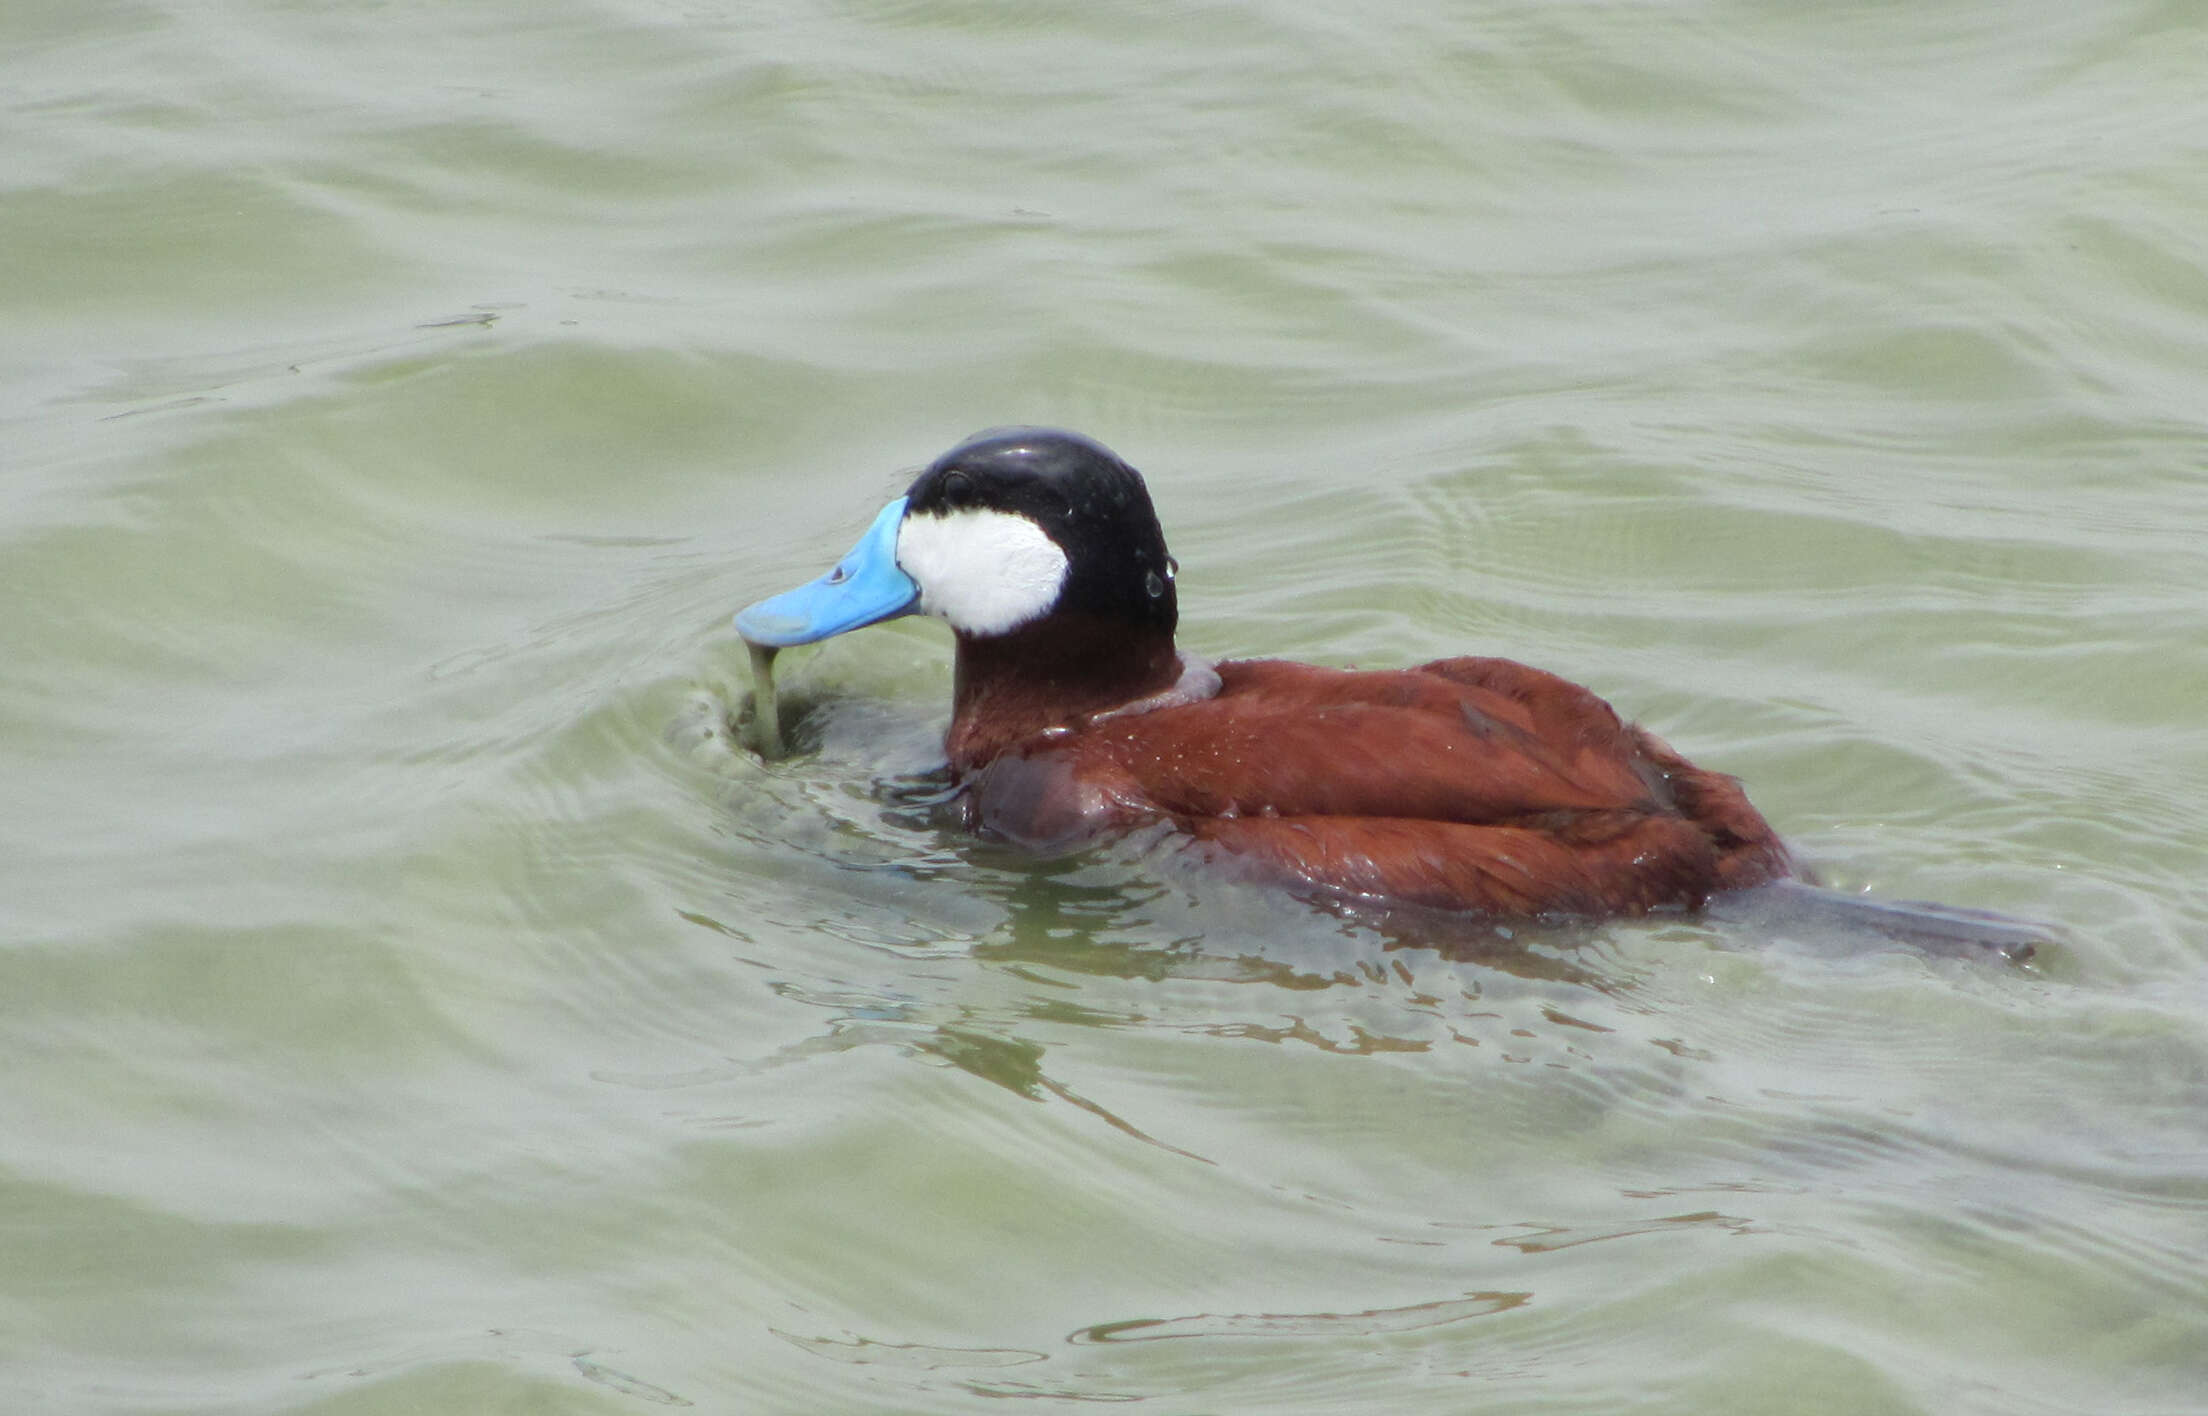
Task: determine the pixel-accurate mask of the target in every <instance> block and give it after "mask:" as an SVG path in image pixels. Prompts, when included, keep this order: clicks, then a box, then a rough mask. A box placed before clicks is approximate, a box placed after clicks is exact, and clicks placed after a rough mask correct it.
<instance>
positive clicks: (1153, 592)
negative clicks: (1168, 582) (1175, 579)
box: [1142, 570, 1165, 600]
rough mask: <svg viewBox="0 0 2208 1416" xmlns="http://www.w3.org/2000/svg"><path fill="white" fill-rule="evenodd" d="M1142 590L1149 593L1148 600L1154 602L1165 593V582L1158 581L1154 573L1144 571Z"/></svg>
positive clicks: (1152, 571) (1156, 574)
mask: <svg viewBox="0 0 2208 1416" xmlns="http://www.w3.org/2000/svg"><path fill="white" fill-rule="evenodd" d="M1142 588H1143V589H1145V590H1147V591H1149V592H1150V598H1151V599H1153V600H1155V599H1157V598H1158V596H1160V595H1163V594H1164V593H1165V582H1164V581H1162V580H1160V579H1158V573H1157V572H1156V571H1154V570H1151V571H1145V572H1143V577H1142Z"/></svg>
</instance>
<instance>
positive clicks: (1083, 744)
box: [736, 428, 2037, 957]
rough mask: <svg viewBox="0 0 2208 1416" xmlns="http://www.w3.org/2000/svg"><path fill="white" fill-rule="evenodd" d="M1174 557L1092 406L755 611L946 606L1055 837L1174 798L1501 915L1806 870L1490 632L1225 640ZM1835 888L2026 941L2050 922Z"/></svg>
mask: <svg viewBox="0 0 2208 1416" xmlns="http://www.w3.org/2000/svg"><path fill="white" fill-rule="evenodd" d="M1175 570H1176V566H1175V563H1174V561H1173V558H1172V556H1170V555H1169V554H1168V553H1167V551H1166V545H1165V535H1164V532H1163V531H1162V530H1161V529H1160V528H1159V525H1158V518H1157V515H1156V513H1155V511H1153V509H1152V507H1151V503H1150V495H1149V491H1148V489H1147V488H1146V487H1145V486H1144V483H1143V479H1142V477H1141V475H1140V474H1138V473H1137V472H1136V471H1135V470H1134V469H1133V468H1132V467H1130V466H1128V465H1127V464H1126V463H1125V462H1123V461H1121V460H1120V459H1119V458H1118V457H1117V456H1115V455H1114V454H1113V453H1112V452H1110V451H1109V450H1108V449H1106V448H1104V447H1103V446H1102V445H1100V444H1098V443H1096V442H1093V441H1091V440H1090V439H1088V438H1085V437H1081V436H1078V435H1076V434H1073V433H1067V432H1061V431H1057V430H1053V429H1047V428H1013V429H1001V430H995V431H991V432H986V433H982V434H980V435H978V436H976V437H974V438H971V439H969V440H968V441H966V442H963V443H960V444H959V445H958V446H957V447H954V448H952V449H951V450H950V451H949V452H947V453H945V454H943V456H941V457H939V458H937V459H936V460H935V462H934V463H933V464H931V465H930V466H929V467H928V468H927V470H926V471H924V472H922V473H921V474H920V476H919V477H918V478H917V479H916V480H915V481H914V482H913V483H912V485H911V487H910V489H909V490H907V492H906V493H905V495H904V496H902V497H899V498H897V499H896V500H894V501H892V502H891V503H890V504H889V505H888V506H886V507H884V508H883V509H882V511H881V513H880V514H879V515H878V516H876V517H875V518H874V522H873V524H872V525H871V526H870V527H869V528H868V529H867V531H866V534H865V535H864V536H862V537H861V538H860V539H859V543H858V545H857V546H856V547H854V548H853V549H852V551H851V553H850V554H849V555H847V556H845V557H844V558H843V560H841V561H840V562H838V563H837V564H836V566H835V568H834V569H832V570H831V571H829V572H828V574H826V575H824V576H822V577H821V578H820V579H818V580H816V581H813V582H812V583H811V584H808V585H804V586H800V587H799V588H797V589H795V590H791V591H788V592H786V593H784V594H780V595H776V596H773V597H771V598H769V599H766V600H762V601H760V602H758V603H757V604H754V605H752V606H750V607H749V608H747V609H745V610H744V611H743V612H742V613H740V614H738V615H737V616H736V628H737V630H738V631H739V632H740V633H741V634H742V635H743V637H744V638H745V639H746V640H748V641H750V642H751V643H752V644H754V645H756V646H768V647H769V648H783V647H788V646H791V645H797V644H809V643H812V642H814V641H816V640H821V639H826V638H828V637H830V636H832V635H837V634H842V633H844V632H845V631H847V630H852V629H857V628H859V627H860V626H862V625H869V624H875V623H878V622H880V621H882V620H887V619H894V618H897V617H898V616H901V615H908V614H925V615H932V616H934V617H935V618H937V619H940V620H942V621H944V622H945V623H946V624H948V625H949V626H950V628H951V631H952V633H953V635H954V636H955V638H956V642H957V656H956V663H955V671H954V687H953V690H952V702H951V724H950V730H949V733H948V735H947V737H946V739H945V748H946V751H947V754H948V756H949V759H950V771H951V775H952V778H953V781H954V782H955V783H956V784H957V786H958V788H959V789H960V796H959V801H960V803H961V810H962V811H963V815H964V820H965V822H966V824H967V825H968V826H969V827H971V828H972V829H974V830H976V831H979V832H982V833H986V834H988V835H990V836H994V837H999V838H1002V839H1005V840H1008V841H1011V842H1015V843H1018V844H1020V845H1024V846H1027V847H1030V848H1033V849H1036V850H1039V851H1052V852H1055V851H1064V850H1069V849H1073V848H1076V847H1079V846H1080V845H1082V844H1084V843H1086V842H1090V841H1093V840H1096V839H1097V838H1099V837H1101V836H1104V835H1106V834H1109V833H1116V832H1123V831H1126V830H1129V829H1132V828H1135V827H1138V826H1142V825H1146V824H1151V823H1163V824H1165V825H1167V826H1169V827H1170V828H1172V829H1174V830H1177V831H1178V832H1179V833H1180V834H1181V835H1183V836H1184V837H1185V838H1186V840H1187V841H1188V843H1189V844H1190V846H1191V848H1192V849H1194V850H1196V851H1198V852H1200V853H1202V854H1204V855H1206V856H1208V857H1211V858H1214V859H1217V860H1220V861H1222V862H1226V863H1232V864H1234V865H1237V866H1239V867H1240V868H1241V870H1242V872H1243V873H1246V874H1256V875H1260V876H1264V877H1268V878H1272V879H1276V880H1278V881H1280V882H1282V883H1284V884H1287V885H1290V886H1291V887H1294V888H1298V889H1301V890H1303V891H1305V892H1307V893H1313V894H1318V895H1322V896H1325V897H1328V898H1331V899H1334V900H1346V901H1351V902H1360V901H1362V902H1371V903H1374V904H1377V905H1381V906H1412V907H1420V908H1424V909H1431V910H1444V911H1454V912H1462V913H1465V914H1470V915H1476V916H1481V917H1485V918H1488V919H1505V918H1518V917H1528V916H1542V915H1549V916H1559V915H1560V916H1583V917H1599V916H1610V915H1640V914H1646V913H1649V912H1650V911H1660V910H1693V909H1697V908H1700V907H1701V906H1703V905H1704V904H1705V903H1707V902H1709V901H1710V900H1711V899H1712V898H1713V897H1714V896H1719V895H1722V894H1726V893H1728V892H1738V891H1747V890H1751V889H1753V888H1754V887H1759V886H1767V885H1771V884H1773V883H1774V882H1785V881H1789V880H1791V879H1793V878H1796V877H1797V876H1798V871H1797V869H1796V866H1795V863H1794V860H1793V858H1792V857H1791V856H1790V855H1789V854H1788V852H1787V849H1786V847H1785V846H1784V845H1783V844H1782V843H1781V842H1780V840H1779V837H1778V835H1777V833H1776V832H1774V831H1773V830H1772V829H1771V826H1770V824H1769V823H1768V822H1766V821H1765V820H1764V818H1763V816H1762V814H1761V813H1759V812H1758V811H1757V810H1756V808H1755V807H1754V806H1752V805H1750V804H1749V801H1748V798H1747V796H1746V794H1745V793H1744V792H1743V791H1742V790H1741V788H1740V784H1739V783H1738V782H1736V781H1735V780H1734V779H1733V778H1731V777H1728V776H1725V775H1723V774H1722V773H1718V772H1711V771H1708V770H1706V769H1704V768H1701V767H1697V766H1695V765H1694V764H1693V763H1691V762H1689V761H1688V760H1687V759H1686V758H1684V757H1682V756H1680V755H1679V754H1678V753H1677V752H1675V751H1673V750H1672V749H1671V748H1670V747H1669V746H1667V745H1666V744H1665V743H1664V742H1663V741H1662V740H1660V739H1659V738H1657V737H1656V736H1655V735H1654V734H1652V733H1650V732H1648V731H1647V730H1646V729H1644V728H1641V727H1638V726H1635V725H1633V724H1631V723H1627V722H1624V721H1622V720H1620V718H1619V717H1618V715H1617V713H1616V712H1615V711H1613V710H1612V709H1611V707H1610V705H1609V704H1607V703H1605V702H1604V701H1603V700H1602V699H1601V698H1599V697H1597V696H1596V695H1595V694H1594V693H1592V692H1590V691H1589V690H1587V689H1585V688H1582V687H1580V686H1579V685H1577V684H1574V683H1571V682H1568V681H1566V680H1564V679H1561V678H1558V677H1557V676H1556V675H1554V674H1550V673H1545V672H1543V671H1541V670H1539V669H1534V668H1529V667H1527V666H1526V665H1524V664H1519V663H1515V662H1513V661H1511V660H1508V659H1494V658H1453V659H1437V660H1435V661H1434V662H1432V663H1429V664H1424V665H1421V666H1419V667H1417V668H1409V669H1392V670H1378V671H1363V672H1359V671H1350V670H1342V669H1330V668H1321V667H1318V666H1315V665H1310V664H1299V663H1290V662H1285V661H1281V660H1269V659H1250V660H1228V661H1225V662H1222V663H1218V664H1210V663H1206V662H1204V661H1203V660H1201V659H1199V658H1197V657H1195V656H1194V655H1191V654H1188V653H1186V652H1185V651H1182V650H1181V649H1180V648H1178V646H1177V645H1176V644H1175V642H1174V631H1175V628H1176V626H1177V623H1178V618H1179V615H1178V608H1177V605H1176V601H1175V596H1174V574H1175ZM1802 888H1804V889H1806V888H1807V887H1806V886H1805V887H1802ZM1815 893H1816V894H1818V895H1828V894H1830V892H1824V891H1817V892H1815ZM1832 898H1833V899H1835V900H1836V901H1845V902H1848V903H1849V904H1859V905H1860V906H1862V907H1864V908H1865V909H1867V910H1868V911H1869V912H1870V913H1871V916H1872V917H1871V918H1870V919H1869V920H1868V921H1867V922H1869V923H1872V924H1873V925H1874V926H1878V925H1885V926H1889V927H1890V926H1893V925H1894V924H1895V923H1896V921H1897V920H1898V921H1899V922H1900V923H1901V925H1902V926H1904V927H1902V928H1899V929H1893V928H1889V929H1888V932H1898V933H1903V934H1907V935H1911V936H1915V935H1918V934H1921V933H1923V932H1924V929H1925V927H1926V926H1930V927H1931V932H1932V933H1933V934H1934V935H1936V936H1939V937H1942V938H1946V937H1950V936H1952V937H1956V938H1959V939H1961V940H1962V941H1963V942H1966V943H1971V944H1978V945H1987V946H1990V947H1994V948H1997V949H1999V950H2001V951H2002V952H2004V953H2007V954H2009V955H2011V956H2012V957H2020V956H2021V955H2022V954H2023V953H2027V952H2029V947H2030V944H2029V941H2030V940H2031V939H2034V938H2036V937H2037V935H2036V933H2033V932H2031V931H2030V929H2029V927H2028V926H2023V925H2021V924H2020V923H2019V922H2013V921H2003V920H2001V919H2000V918H1999V917H1998V916H1983V915H1980V914H1978V913H1977V912H1974V911H1964V910H1946V909H1944V908H1943V907H1940V906H1916V905H1897V904H1882V903H1879V902H1874V901H1868V900H1860V899H1859V897H1848V896H1836V895H1835V896H1833V897H1832ZM2016 931H2021V935H2020V937H2019V938H2011V937H2009V935H2010V933H2012V932H2016ZM2020 940H2021V942H2020Z"/></svg>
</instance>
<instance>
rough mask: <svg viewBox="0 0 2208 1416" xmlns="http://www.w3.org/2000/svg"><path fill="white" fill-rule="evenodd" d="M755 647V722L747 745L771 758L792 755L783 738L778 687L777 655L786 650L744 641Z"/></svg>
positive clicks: (747, 735) (747, 733)
mask: <svg viewBox="0 0 2208 1416" xmlns="http://www.w3.org/2000/svg"><path fill="white" fill-rule="evenodd" d="M744 648H746V649H748V650H750V651H751V722H750V723H749V724H748V725H747V728H746V730H745V733H744V745H745V746H747V747H749V748H750V749H751V750H752V751H753V752H756V753H758V754H759V755H760V756H761V757H764V758H766V759H767V760H768V761H769V762H773V761H776V760H777V759H779V758H783V757H787V756H789V747H788V746H787V744H785V743H784V742H783V741H782V703H781V699H780V698H779V697H778V696H777V695H776V693H775V691H774V656H775V655H777V654H779V653H781V652H782V651H781V650H779V649H777V648H775V647H774V646H773V645H770V644H754V643H752V642H751V641H750V640H748V639H747V640H745V641H744Z"/></svg>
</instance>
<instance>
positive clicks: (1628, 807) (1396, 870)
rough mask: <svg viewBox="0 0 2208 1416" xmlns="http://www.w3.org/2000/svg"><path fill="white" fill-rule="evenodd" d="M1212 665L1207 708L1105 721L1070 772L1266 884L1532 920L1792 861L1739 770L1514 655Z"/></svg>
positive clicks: (1735, 880) (1687, 897)
mask: <svg viewBox="0 0 2208 1416" xmlns="http://www.w3.org/2000/svg"><path fill="white" fill-rule="evenodd" d="M1220 672H1221V674H1222V676H1223V677H1224V679H1225V688H1224V689H1223V691H1222V692H1221V693H1220V695H1219V696H1218V697H1217V698H1216V699H1214V700H1212V701H1210V702H1208V703H1202V704H1195V705H1190V706H1189V707H1187V708H1184V709H1176V710H1173V711H1172V712H1168V713H1158V714H1155V715H1144V716H1140V717H1135V718H1130V719H1128V720H1126V721H1125V722H1123V723H1119V722H1115V723H1109V724H1100V725H1098V726H1099V729H1101V730H1102V731H1099V732H1098V733H1097V734H1096V735H1095V738H1094V740H1093V741H1092V742H1090V743H1089V744H1088V745H1087V746H1086V747H1085V748H1084V750H1083V764H1084V765H1083V767H1082V768H1081V770H1080V771H1079V774H1078V775H1080V776H1081V777H1082V778H1084V779H1085V780H1086V781H1087V782H1088V783H1089V784H1090V786H1091V787H1092V788H1093V789H1094V790H1096V791H1098V792H1100V793H1101V794H1102V795H1103V796H1104V797H1106V798H1108V799H1109V800H1111V801H1113V802H1115V803H1120V804H1122V805H1123V806H1126V805H1133V804H1136V803H1140V804H1141V805H1142V806H1143V807H1146V808H1148V810H1149V811H1151V812H1155V813H1158V814H1163V815H1168V816H1171V817H1173V818H1175V819H1176V820H1178V821H1179V822H1180V824H1181V825H1182V826H1183V827H1184V828H1185V829H1186V830H1187V831H1188V832H1189V834H1190V835H1192V836H1193V837H1195V838H1196V840H1198V841H1199V842H1202V843H1204V848H1205V849H1206V850H1207V851H1209V852H1210V853H1212V854H1214V855H1218V856H1222V857H1224V858H1228V859H1231V860H1234V861H1239V862H1242V863H1243V864H1245V865H1247V866H1249V867H1252V868H1254V869H1255V870H1257V871H1259V872H1260V873H1264V874H1269V875H1274V876H1278V877H1284V878H1287V879H1289V880H1291V881H1294V882H1301V883H1305V884H1308V885H1310V886H1312V887H1315V888H1318V889H1321V890H1325V891H1329V892H1337V893H1342V894H1347V895H1353V896H1360V897H1373V898H1383V899H1392V900H1400V901H1406V902H1415V903H1420V904H1429V905H1435V906H1439V907H1442V908H1453V909H1467V910H1477V911H1481V912H1485V913H1494V914H1529V913H1541V912H1550V911H1555V912H1572V913H1614V912H1638V911H1642V910H1647V909H1653V908H1657V907H1659V906H1664V905H1694V904H1699V903H1700V902H1701V901H1702V899H1703V898H1704V897H1706V896H1707V895H1708V894H1709V893H1710V892H1711V891H1712V890H1715V889H1722V888H1729V887H1731V886H1734V885H1743V884H1754V883H1757V882H1758V881H1761V880H1765V879H1769V878H1771V877H1773V876H1774V875H1779V874H1784V873H1785V871H1786V869H1787V864H1786V855H1785V851H1784V848H1783V847H1782V846H1781V845H1780V844H1779V842H1778V840H1777V837H1776V835H1775V834H1774V833H1773V832H1772V831H1771V828H1770V826H1769V825H1768V824H1767V823H1765V822H1764V820H1763V818H1762V816H1761V815H1760V814H1758V813H1757V812H1756V810H1755V808H1754V807H1753V806H1751V805H1749V803H1748V801H1747V798H1746V796H1745V795H1744V794H1743V793H1742V792H1741V791H1740V789H1739V786H1738V785H1737V784H1736V783H1734V782H1733V781H1732V779H1731V778H1729V777H1724V776H1722V775H1720V774H1717V773H1712V772H1705V771H1702V770H1701V769H1699V768H1697V767H1695V766H1694V765H1693V764H1691V763H1689V762H1687V761H1686V760H1685V759H1684V758H1682V757H1680V756H1679V755H1678V754H1677V753H1675V752H1673V751H1671V749H1670V748H1668V747H1666V746H1665V745H1664V744H1663V743H1662V742H1660V741H1659V740H1657V739H1656V738H1655V737H1653V736H1652V735H1650V734H1648V733H1645V732H1643V731H1642V730H1640V729H1638V728H1636V727H1633V726H1632V725H1630V724H1627V723H1624V722H1622V721H1620V719H1619V718H1618V716H1617V714H1616V713H1615V712H1614V711H1612V709H1611V708H1610V706H1609V705H1608V704H1607V703H1605V702H1603V700H1602V699H1601V698H1599V697H1597V696H1596V695H1595V694H1594V693H1592V692H1590V691H1588V690H1587V689H1585V688H1582V687H1580V686H1579V685H1577V684H1574V683H1571V682H1570V681H1568V680H1565V679H1561V678H1558V677H1557V676H1555V675H1554V674H1548V673H1543V672H1542V671H1540V670H1537V669H1531V668H1528V667H1526V666H1525V665H1523V664H1518V663H1514V662H1512V661H1510V660H1506V659H1445V660H1441V661H1439V662H1437V663H1433V664H1428V665H1426V666H1424V667H1422V668H1419V669H1411V670H1402V671H1395V672H1384V673H1350V672H1344V671H1338V670H1327V669H1317V668H1313V667H1312V666H1309V665H1302V664H1278V663H1271V662H1264V661H1259V662H1250V663H1239V664H1236V663H1230V664H1223V665H1221V666H1220ZM1146 719H1147V721H1146Z"/></svg>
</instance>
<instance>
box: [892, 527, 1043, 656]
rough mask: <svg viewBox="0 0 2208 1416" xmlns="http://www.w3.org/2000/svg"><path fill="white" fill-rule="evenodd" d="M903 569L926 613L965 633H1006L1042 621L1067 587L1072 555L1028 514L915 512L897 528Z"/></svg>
mask: <svg viewBox="0 0 2208 1416" xmlns="http://www.w3.org/2000/svg"><path fill="white" fill-rule="evenodd" d="M897 565H898V568H899V569H901V570H902V571H904V573H905V574H907V575H909V576H911V577H912V583H913V584H915V585H917V586H919V587H920V610H921V613H923V614H930V615H935V616H937V617H938V618H940V619H943V620H946V621H948V622H949V623H950V626H951V628H953V629H956V630H960V631H962V632H964V633H966V634H1004V633H1007V632H1008V631H1011V630H1014V629H1018V628H1019V627H1020V626H1021V625H1023V624H1026V623H1028V622H1029V621H1030V620H1036V619H1041V618H1042V617H1043V616H1044V615H1046V614H1048V613H1050V611H1051V608H1052V607H1053V606H1054V605H1056V604H1057V603H1058V592H1059V590H1060V589H1062V588H1063V587H1064V585H1065V583H1066V553H1065V552H1064V551H1062V550H1060V549H1058V543H1057V542H1056V541H1053V540H1051V539H1050V537H1049V536H1047V535H1045V534H1044V533H1043V528H1042V527H1040V526H1037V525H1036V524H1035V523H1034V522H1032V521H1030V520H1028V519H1027V518H1026V517H1024V516H1014V515H1012V514H1011V513H1010V512H1004V511H979V510H969V511H951V512H945V513H943V514H941V515H926V514H918V513H915V514H912V515H908V516H906V517H905V520H904V524H903V525H902V526H900V527H898V529H897Z"/></svg>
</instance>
